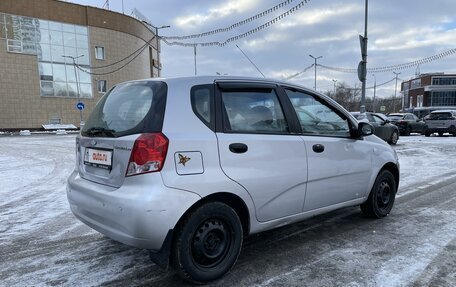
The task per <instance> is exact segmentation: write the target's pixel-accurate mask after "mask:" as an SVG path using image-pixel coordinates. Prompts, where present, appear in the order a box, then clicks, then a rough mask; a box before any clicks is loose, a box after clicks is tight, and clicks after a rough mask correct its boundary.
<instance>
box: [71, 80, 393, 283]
mask: <svg viewBox="0 0 456 287" xmlns="http://www.w3.org/2000/svg"><path fill="white" fill-rule="evenodd" d="M372 133H373V128H372V126H371V125H370V124H368V123H358V122H357V121H356V120H355V118H353V116H352V115H350V114H349V113H348V112H347V111H346V110H344V109H343V108H342V107H341V106H340V105H338V104H337V103H336V102H334V101H333V100H331V99H330V98H328V97H326V96H324V95H321V94H317V93H315V92H313V91H311V90H309V89H306V88H304V87H301V86H297V85H294V84H291V83H288V82H279V81H275V80H266V79H255V78H240V77H189V78H172V79H148V80H140V81H132V82H127V83H123V84H119V85H117V86H115V87H113V88H112V89H111V90H110V91H109V92H108V93H106V95H104V96H103V98H102V99H101V100H100V101H99V102H98V104H97V105H96V107H95V108H94V110H93V112H92V114H91V115H90V117H89V119H88V120H87V122H86V124H85V126H84V128H83V130H82V131H81V134H80V135H79V136H78V137H77V138H76V168H75V170H74V172H73V173H72V174H71V176H70V177H69V179H68V184H67V196H68V201H69V203H70V207H71V210H72V211H73V213H74V214H75V216H76V217H77V218H79V219H80V220H81V221H82V222H84V223H86V224H87V225H89V226H91V227H92V228H94V229H95V230H98V231H99V232H101V233H103V234H105V235H106V236H108V237H110V238H112V239H114V240H117V241H120V242H123V243H125V244H129V245H132V246H136V247H140V248H146V249H149V250H150V254H151V258H152V260H153V261H154V262H155V263H157V264H158V265H160V266H162V267H167V266H168V265H169V264H171V266H172V267H174V269H175V270H177V273H178V274H179V275H180V276H182V277H183V278H185V279H186V280H189V281H191V282H197V283H205V282H210V281H212V280H215V279H217V278H219V277H221V276H223V275H224V274H225V273H226V272H228V271H229V270H230V269H231V267H232V266H233V265H234V264H235V262H236V260H237V258H238V255H239V253H240V251H241V247H242V242H243V238H244V237H245V236H248V235H251V234H254V233H258V232H262V231H265V230H268V229H273V228H275V227H279V226H283V225H286V224H290V223H293V222H297V221H300V220H303V219H306V218H309V217H312V216H315V215H317V214H321V213H325V212H329V211H332V210H335V209H338V208H342V207H346V206H354V205H360V206H361V210H362V211H363V212H364V213H365V214H366V215H367V216H369V217H374V218H381V217H384V216H386V215H388V214H389V213H390V211H391V209H392V207H393V204H394V199H395V195H396V191H397V187H398V185H399V163H398V158H397V155H396V153H395V152H394V150H393V149H392V148H391V147H390V146H389V145H388V144H386V143H385V142H384V141H382V140H380V139H379V138H377V137H375V136H371V135H372Z"/></svg>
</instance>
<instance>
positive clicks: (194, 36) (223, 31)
mask: <svg viewBox="0 0 456 287" xmlns="http://www.w3.org/2000/svg"><path fill="white" fill-rule="evenodd" d="M293 1H294V0H286V1H283V2H282V3H279V4H277V5H276V6H274V7H272V8H269V9H267V10H264V11H263V12H261V13H258V14H256V15H254V16H252V17H249V18H247V19H244V20H242V21H239V22H237V23H234V24H232V25H230V26H228V27H225V28H220V29H215V30H211V31H208V32H204V33H198V34H193V35H187V36H163V37H162V38H164V39H167V40H187V39H194V38H201V37H205V36H210V35H214V34H218V33H225V32H228V31H230V30H233V29H234V28H237V27H240V26H243V25H245V24H247V23H250V22H252V21H254V20H256V19H259V18H262V17H264V16H266V15H268V14H270V13H272V12H274V11H275V10H277V9H279V8H282V7H285V6H287V5H288V4H290V3H291V2H293ZM309 1H310V0H309Z"/></svg>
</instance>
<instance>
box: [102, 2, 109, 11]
mask: <svg viewBox="0 0 456 287" xmlns="http://www.w3.org/2000/svg"><path fill="white" fill-rule="evenodd" d="M101 8H102V9H103V8H106V9H107V10H109V0H106V2H105V3H104V4H103V7H101Z"/></svg>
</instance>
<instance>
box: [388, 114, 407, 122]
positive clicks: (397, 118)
mask: <svg viewBox="0 0 456 287" xmlns="http://www.w3.org/2000/svg"><path fill="white" fill-rule="evenodd" d="M403 117H404V116H402V115H390V116H388V119H389V120H391V121H398V120H402V118H403Z"/></svg>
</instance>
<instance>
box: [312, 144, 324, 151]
mask: <svg viewBox="0 0 456 287" xmlns="http://www.w3.org/2000/svg"><path fill="white" fill-rule="evenodd" d="M312 150H313V151H314V152H316V153H320V152H323V151H324V150H325V146H324V145H322V144H314V145H313V146H312Z"/></svg>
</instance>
